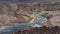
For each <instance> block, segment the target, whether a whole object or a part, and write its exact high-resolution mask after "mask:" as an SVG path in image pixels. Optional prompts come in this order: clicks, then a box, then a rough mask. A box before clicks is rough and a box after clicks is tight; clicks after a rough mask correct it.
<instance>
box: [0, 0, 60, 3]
mask: <svg viewBox="0 0 60 34" xmlns="http://www.w3.org/2000/svg"><path fill="white" fill-rule="evenodd" d="M55 1H60V0H0V2H5V3H13V2H55Z"/></svg>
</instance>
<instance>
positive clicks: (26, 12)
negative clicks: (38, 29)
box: [0, 2, 60, 26]
mask: <svg viewBox="0 0 60 34" xmlns="http://www.w3.org/2000/svg"><path fill="white" fill-rule="evenodd" d="M36 8H37V9H39V10H38V12H39V13H40V15H41V16H43V17H45V18H47V19H48V21H47V23H48V25H49V26H51V25H52V26H56V25H58V26H60V25H59V24H60V2H53V3H12V4H5V3H0V15H1V16H0V23H1V25H2V23H4V24H11V23H28V22H29V21H31V20H32V19H33V18H34V17H31V16H30V15H32V14H33V10H34V9H36Z"/></svg>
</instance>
